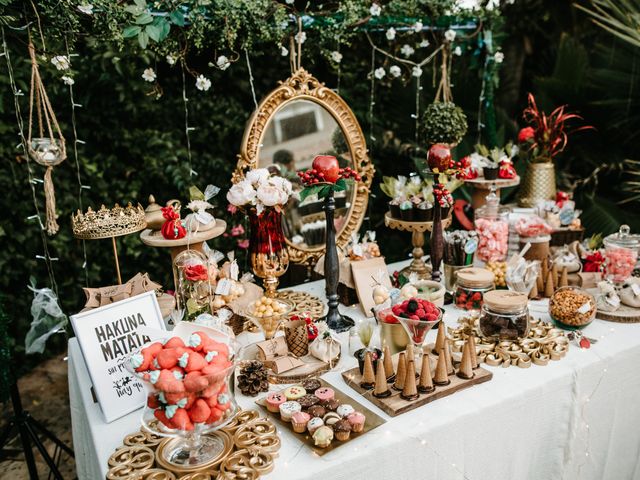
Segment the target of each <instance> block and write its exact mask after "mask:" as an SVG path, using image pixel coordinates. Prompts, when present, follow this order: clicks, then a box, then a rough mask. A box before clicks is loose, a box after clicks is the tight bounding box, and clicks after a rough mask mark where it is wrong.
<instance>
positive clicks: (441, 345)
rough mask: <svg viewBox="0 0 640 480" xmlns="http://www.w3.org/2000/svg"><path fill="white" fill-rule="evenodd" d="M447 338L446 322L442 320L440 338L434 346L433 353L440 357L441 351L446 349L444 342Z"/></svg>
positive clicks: (439, 331) (439, 330) (439, 326)
mask: <svg viewBox="0 0 640 480" xmlns="http://www.w3.org/2000/svg"><path fill="white" fill-rule="evenodd" d="M445 338H447V333H446V332H445V330H444V321H443V320H440V323H438V336H437V337H436V344H435V345H434V346H433V350H432V353H433V354H434V355H438V354H439V353H440V350H441V349H442V348H444V340H445Z"/></svg>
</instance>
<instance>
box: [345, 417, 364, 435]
mask: <svg viewBox="0 0 640 480" xmlns="http://www.w3.org/2000/svg"><path fill="white" fill-rule="evenodd" d="M347 420H348V421H349V423H350V424H351V429H352V431H354V432H355V433H360V432H362V431H363V430H364V422H365V420H366V417H365V416H364V414H362V413H360V412H353V413H351V414H349V416H348V417H347Z"/></svg>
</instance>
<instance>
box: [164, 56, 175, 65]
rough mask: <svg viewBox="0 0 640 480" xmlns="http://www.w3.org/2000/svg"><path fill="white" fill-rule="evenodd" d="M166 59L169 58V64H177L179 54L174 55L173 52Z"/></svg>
mask: <svg viewBox="0 0 640 480" xmlns="http://www.w3.org/2000/svg"><path fill="white" fill-rule="evenodd" d="M165 59H166V60H167V63H168V64H169V65H175V64H176V62H177V61H178V56H177V55H174V54H173V53H170V54H169V55H167V56H166V57H165Z"/></svg>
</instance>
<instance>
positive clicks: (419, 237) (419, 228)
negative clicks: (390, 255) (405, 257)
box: [384, 212, 451, 280]
mask: <svg viewBox="0 0 640 480" xmlns="http://www.w3.org/2000/svg"><path fill="white" fill-rule="evenodd" d="M384 224H385V225H386V226H387V227H389V228H391V229H393V230H399V231H404V232H411V243H412V244H413V252H412V256H413V260H412V261H411V263H410V264H409V266H408V267H406V268H403V269H402V270H401V272H400V273H401V274H403V275H405V276H408V275H409V274H410V273H415V274H417V275H418V278H419V279H420V280H431V269H430V268H429V267H428V266H427V264H426V263H424V260H422V257H423V256H424V250H423V248H422V247H424V232H430V231H431V229H432V228H433V222H406V221H404V220H400V219H397V218H393V217H392V216H391V214H390V213H389V212H387V213H386V214H385V216H384ZM449 225H451V217H450V216H449V217H447V218H445V219H443V220H442V229H443V230H444V229H445V228H447V227H448V226H449Z"/></svg>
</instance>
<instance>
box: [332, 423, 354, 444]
mask: <svg viewBox="0 0 640 480" xmlns="http://www.w3.org/2000/svg"><path fill="white" fill-rule="evenodd" d="M351 430H352V427H351V424H350V423H349V421H348V420H344V419H342V420H338V422H336V424H335V425H334V426H333V431H334V433H335V435H336V438H337V439H338V440H340V441H341V442H345V441H347V440H349V437H350V436H351Z"/></svg>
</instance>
